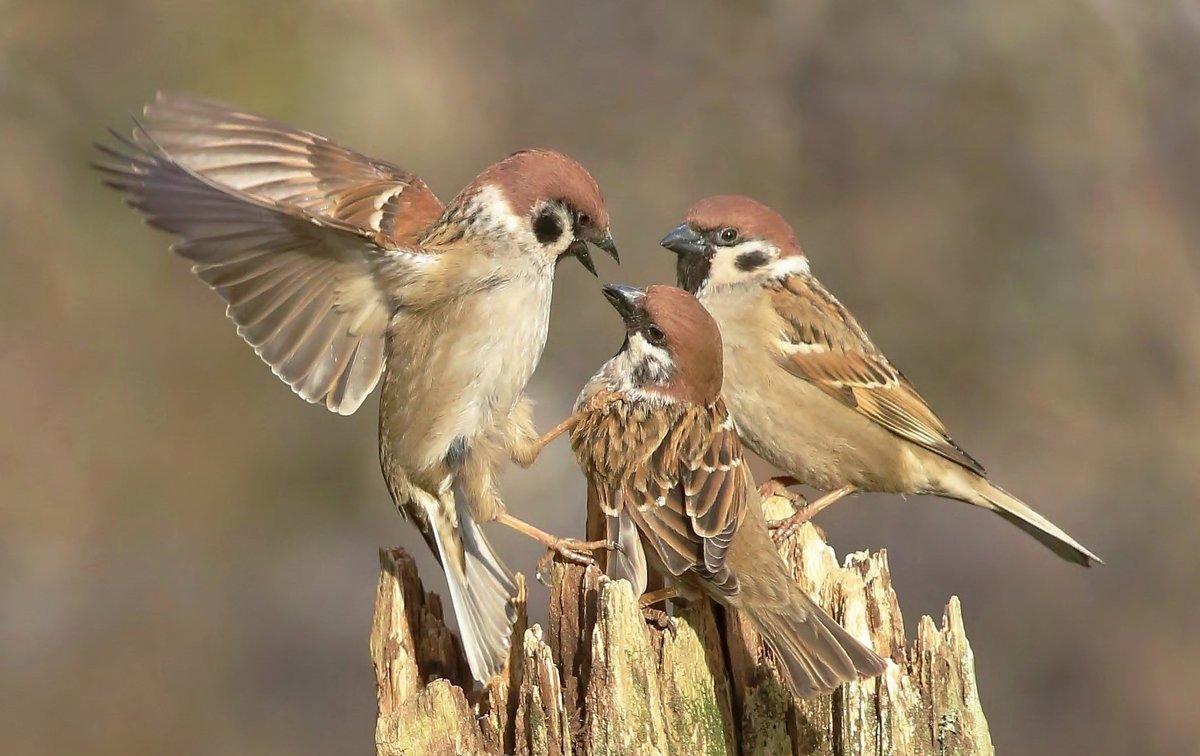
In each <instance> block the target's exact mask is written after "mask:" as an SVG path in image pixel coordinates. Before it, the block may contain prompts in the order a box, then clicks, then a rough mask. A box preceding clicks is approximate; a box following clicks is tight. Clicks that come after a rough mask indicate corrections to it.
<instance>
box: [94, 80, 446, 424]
mask: <svg viewBox="0 0 1200 756" xmlns="http://www.w3.org/2000/svg"><path fill="white" fill-rule="evenodd" d="M146 115H147V122H146V125H145V126H144V127H139V128H138V129H136V130H135V131H134V134H133V137H132V139H124V138H122V137H119V136H116V135H115V134H114V136H115V137H116V139H117V140H118V145H117V146H116V147H105V146H101V147H99V149H100V151H101V153H102V154H103V155H104V160H103V162H102V163H100V164H98V165H97V166H96V167H97V168H98V169H99V170H100V171H101V172H103V173H104V174H105V183H106V184H108V185H109V186H112V187H113V188H115V189H117V190H119V191H121V192H122V193H123V194H125V196H126V198H127V201H128V202H129V204H130V205H132V206H133V207H135V208H136V209H138V210H139V211H140V212H141V213H142V214H143V215H145V216H146V219H147V221H148V222H149V223H150V224H151V225H154V226H156V227H158V228H161V229H163V230H165V231H168V232H170V233H172V234H175V235H176V236H178V237H180V241H179V242H177V243H176V244H174V245H173V246H172V249H173V250H174V251H175V252H176V253H178V254H179V255H181V256H182V257H185V258H187V259H188V260H191V261H192V263H193V267H192V270H193V272H195V273H196V275H198V276H199V277H200V278H201V279H203V280H204V281H205V283H207V284H208V285H209V286H210V287H212V288H213V290H215V291H216V292H217V293H218V294H219V295H220V296H221V298H222V299H224V300H225V302H226V303H227V305H228V307H227V309H226V312H227V314H228V315H229V317H230V318H231V319H232V320H233V321H234V322H235V323H236V324H237V326H238V333H239V335H241V336H242V338H244V339H245V340H246V341H247V342H248V343H249V344H250V345H251V346H252V347H254V350H255V352H257V353H258V355H259V356H260V357H262V359H263V360H264V361H265V362H266V363H267V364H269V365H270V366H271V368H272V370H273V371H274V372H275V374H276V375H278V376H279V377H280V378H281V379H282V380H284V381H285V382H286V383H287V384H288V385H289V386H291V387H292V390H293V391H295V392H296V393H297V394H299V395H300V396H301V397H303V398H304V399H305V400H307V401H309V402H314V403H316V402H322V403H324V404H325V406H326V407H328V408H329V409H330V410H333V411H335V412H338V413H341V414H351V413H353V412H354V411H355V410H357V409H358V407H359V406H360V405H361V404H362V402H363V400H364V399H365V398H366V396H367V395H368V394H369V393H370V392H371V390H372V389H373V388H374V387H375V384H376V383H377V382H378V380H379V376H380V374H381V372H382V369H383V355H384V335H385V330H386V328H387V325H388V320H389V317H390V315H391V311H392V305H391V303H390V302H389V299H388V297H387V295H386V293H385V292H384V291H383V290H382V289H381V288H380V286H379V283H378V281H377V277H376V276H374V275H373V274H372V270H373V268H374V267H375V266H376V265H377V264H378V263H379V262H380V261H381V260H382V261H390V262H395V261H397V260H400V259H401V258H411V259H412V261H413V262H414V265H413V266H411V267H419V265H420V260H421V258H423V257H428V255H427V254H426V253H424V252H423V251H422V250H420V249H418V248H415V247H413V246H409V245H411V243H412V242H413V240H414V239H415V236H416V235H417V234H418V233H419V231H420V230H422V229H424V228H425V227H427V226H429V225H430V224H432V223H433V222H434V221H435V220H436V219H437V217H438V215H439V214H440V212H441V203H440V202H439V201H438V200H437V198H436V197H434V196H433V194H432V193H431V192H430V191H429V190H428V189H427V188H426V187H425V185H424V184H423V183H422V182H421V181H420V180H419V179H417V178H416V177H414V176H412V175H411V174H408V173H406V172H404V171H401V170H400V169H398V168H395V167H393V166H389V165H387V164H386V163H381V162H379V161H373V160H370V159H368V158H365V157H363V156H361V155H358V154H357V153H354V152H351V151H349V150H345V149H343V148H341V147H338V146H337V145H335V144H333V143H332V142H329V141H328V140H326V139H323V138H322V137H319V136H317V135H315V134H310V133H308V132H304V131H298V130H295V129H291V128H289V127H287V126H283V125H281V124H277V123H274V122H271V121H267V120H266V119H263V118H259V117H257V116H253V115H250V114H246V113H239V112H236V111H233V110H230V109H228V108H226V107H225V106H222V105H219V104H217V103H213V102H210V101H207V100H199V99H194V98H188V97H167V96H163V95H160V96H159V98H158V100H157V101H156V102H155V103H154V104H152V105H150V106H148V107H147V109H146Z"/></svg>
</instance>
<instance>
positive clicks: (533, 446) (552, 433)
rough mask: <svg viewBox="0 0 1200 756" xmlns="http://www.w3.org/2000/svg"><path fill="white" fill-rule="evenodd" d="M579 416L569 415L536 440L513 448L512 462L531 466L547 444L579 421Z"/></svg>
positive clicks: (572, 427)
mask: <svg viewBox="0 0 1200 756" xmlns="http://www.w3.org/2000/svg"><path fill="white" fill-rule="evenodd" d="M579 417H580V416H579V415H571V416H570V417H568V418H567V419H566V420H563V421H562V422H561V423H559V424H558V425H556V426H554V427H553V428H551V429H550V430H549V431H547V432H546V433H543V434H542V435H541V436H540V437H539V438H537V439H536V440H534V441H532V442H530V443H527V444H524V445H522V446H520V447H518V448H516V449H514V450H513V452H512V459H513V462H516V463H517V464H518V465H520V466H521V467H531V466H532V465H533V463H534V461H536V460H537V458H538V455H539V454H541V453H542V449H544V448H546V445H547V444H549V443H550V442H551V441H553V440H554V439H556V438H558V437H559V436H561V435H562V434H564V433H568V432H570V431H571V430H572V429H574V427H575V426H576V425H577V424H578V423H579Z"/></svg>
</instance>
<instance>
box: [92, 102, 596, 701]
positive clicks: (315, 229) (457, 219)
mask: <svg viewBox="0 0 1200 756" xmlns="http://www.w3.org/2000/svg"><path fill="white" fill-rule="evenodd" d="M113 136H114V137H115V138H116V139H117V140H118V142H119V145H118V146H117V147H115V148H114V147H104V146H101V147H99V149H100V150H101V151H102V152H103V153H104V155H105V156H106V160H105V161H104V162H103V164H101V165H98V166H97V167H98V168H99V169H100V170H101V171H103V172H104V174H105V177H106V183H107V184H108V185H109V186H112V187H114V188H116V189H117V190H119V191H121V192H122V193H124V194H125V195H126V198H127V201H128V202H129V204H130V205H132V206H133V207H135V208H136V209H138V210H139V211H141V213H142V214H143V215H144V216H145V217H146V219H147V221H148V222H149V223H150V224H151V225H153V226H156V227H158V228H160V229H163V230H165V231H167V232H169V233H172V234H174V235H176V236H178V237H179V238H180V240H179V241H178V242H176V243H175V244H174V246H173V247H172V249H173V250H174V251H175V252H176V253H178V254H179V255H181V256H182V257H184V258H186V259H188V260H190V261H191V262H192V263H193V267H192V270H193V272H195V273H196V275H198V276H199V277H200V278H201V279H202V280H203V281H204V282H205V283H207V284H208V285H209V286H210V287H212V288H213V290H215V291H216V292H217V293H218V294H219V295H220V296H221V298H222V299H224V300H225V302H226V303H227V305H228V307H227V309H226V313H227V314H228V315H229V317H230V318H232V319H233V321H234V322H235V323H236V324H237V330H238V334H239V335H241V336H242V338H244V339H245V340H246V341H247V342H248V343H249V344H250V345H251V346H252V347H254V350H255V351H256V352H257V353H258V355H259V356H260V357H262V359H263V360H264V361H265V362H266V363H267V364H268V365H270V366H271V369H272V370H273V371H274V372H275V374H276V375H278V376H279V377H280V378H281V379H283V380H284V381H285V382H286V383H287V384H288V385H289V386H291V387H292V390H293V391H295V392H296V393H297V394H299V395H300V396H301V397H302V398H304V399H305V400H306V401H309V402H314V403H322V404H324V405H325V406H326V407H327V408H329V409H330V410H332V411H334V412H337V413H340V414H343V415H348V414H351V413H353V412H354V411H355V410H357V409H358V407H359V406H360V405H361V404H362V402H363V400H364V399H365V398H366V396H367V395H368V394H369V393H370V392H371V391H372V389H373V388H374V387H375V385H376V384H377V383H378V382H379V381H380V377H381V376H382V380H383V390H382V397H381V399H380V406H379V458H380V463H381V466H382V468H383V475H384V478H385V479H386V481H387V486H388V490H389V491H390V492H391V495H392V498H393V499H394V500H395V503H396V505H397V507H399V509H400V511H401V513H403V514H404V515H406V516H407V517H409V518H411V519H412V520H413V521H414V522H415V523H416V525H417V526H418V527H419V528H420V531H421V533H422V534H423V535H424V537H425V540H426V542H427V543H428V544H429V546H430V548H432V549H433V550H434V553H435V554H436V555H437V557H438V559H439V561H440V562H441V565H442V567H443V569H444V570H445V572H446V578H447V581H448V583H449V586H450V595H451V599H452V601H453V604H454V608H455V612H456V613H457V615H458V619H459V626H460V628H461V631H462V636H463V645H464V647H465V650H466V655H467V659H468V661H469V662H470V666H471V670H472V672H473V674H474V675H475V677H476V678H477V679H478V680H480V681H484V680H486V679H487V678H489V677H490V676H491V675H492V674H494V673H495V672H496V671H498V670H499V669H500V668H501V667H502V666H503V664H504V660H505V657H506V652H507V648H508V644H509V632H510V627H511V625H512V621H513V619H514V616H515V609H514V607H513V606H512V604H511V601H510V599H511V597H512V596H513V594H514V592H515V584H514V582H513V576H512V573H511V572H510V571H509V570H508V568H507V567H505V566H504V564H503V563H502V562H501V561H500V558H499V557H498V556H497V555H496V553H495V552H494V551H493V550H492V547H491V546H490V545H489V544H488V541H487V538H486V537H485V536H484V533H483V531H482V530H481V528H480V527H479V523H481V522H487V521H491V520H497V521H500V522H503V523H504V524H506V525H509V526H511V527H514V528H517V529H518V530H521V531H522V532H525V533H526V534H528V535H531V536H533V537H535V538H538V539H539V540H541V541H542V542H544V543H546V544H547V545H548V546H551V547H554V548H560V549H563V548H567V547H573V546H575V544H574V543H573V542H566V541H564V540H562V539H555V538H554V537H552V536H549V535H548V534H546V533H543V532H542V531H540V530H538V529H537V528H534V527H533V526H531V525H528V524H526V523H523V522H521V521H520V520H517V519H516V518H514V517H512V516H511V515H509V514H507V513H506V512H505V509H504V505H503V503H502V502H501V500H500V498H499V496H498V494H497V492H496V487H495V475H496V472H497V469H498V468H499V466H500V465H501V464H503V462H504V460H505V459H506V458H511V459H513V460H514V461H517V462H519V463H521V464H524V465H528V464H530V463H531V462H532V461H533V458H534V457H535V456H536V455H537V451H538V450H539V449H540V440H539V437H538V436H537V434H536V432H535V431H534V427H533V421H532V414H531V403H530V401H529V400H528V399H527V398H526V396H525V395H524V393H523V391H524V388H525V385H526V383H527V382H528V381H529V378H530V376H531V374H532V373H533V371H534V368H535V367H536V365H537V363H538V360H539V359H540V358H541V355H542V350H543V348H544V347H545V344H546V332H547V328H548V325H549V317H550V297H551V290H552V287H553V281H554V272H555V266H556V264H557V263H558V261H559V260H561V259H562V258H564V257H567V256H574V257H576V258H577V259H579V260H580V262H582V263H583V264H584V266H585V267H586V268H587V269H588V270H590V271H591V272H592V273H593V274H594V273H595V268H594V266H593V264H592V261H591V258H590V255H589V252H588V244H589V243H591V244H594V245H596V246H597V247H599V248H601V249H603V250H605V251H606V252H608V253H609V254H610V255H612V257H613V258H614V259H616V257H617V250H616V247H615V246H614V245H613V241H612V237H611V235H610V234H609V232H608V211H607V210H606V209H605V205H604V201H603V199H602V198H601V196H600V190H599V188H598V187H597V186H596V182H595V180H594V179H593V178H592V177H591V175H589V174H588V172H587V171H586V170H584V169H583V168H582V167H581V166H580V165H579V164H578V163H576V162H575V161H574V160H572V159H571V158H569V157H567V156H566V155H563V154H561V153H558V152H553V151H550V150H541V149H535V150H525V151H522V152H517V153H514V154H513V155H510V156H509V157H507V158H505V159H504V160H501V161H500V162H498V163H496V164H495V165H493V166H491V167H489V168H487V169H486V170H485V171H483V173H481V174H479V176H477V177H476V178H475V179H474V180H473V181H472V182H471V183H470V184H468V185H467V187H466V188H465V189H463V190H462V191H461V192H460V193H459V194H458V196H457V197H455V198H454V199H453V200H452V201H451V202H450V204H449V205H447V206H445V207H443V205H442V203H441V202H440V201H439V200H438V198H437V197H436V196H434V194H433V192H431V191H430V190H429V188H428V187H427V186H426V185H425V183H424V182H423V181H421V179H419V178H417V177H416V176H414V175H413V174H411V173H409V172H407V171H405V170H403V169H401V168H398V167H396V166H394V165H391V164H389V163H386V162H383V161H381V160H374V159H371V158H368V157H365V156H363V155H360V154H358V153H356V152H352V151H350V150H348V149H345V148H343V147H340V146H338V145H337V144H335V143H333V142H331V141H329V140H328V139H325V138H324V137H321V136H318V135H316V134H313V133H310V132H307V131H301V130H299V129H295V128H292V127H290V126H287V125H284V124H282V123H278V122H275V121H271V120H267V119H265V118H262V117H259V116H256V115H252V114H250V113H244V112H241V111H238V110H234V109H231V108H229V107H227V106H225V105H223V104H220V103H216V102H212V101H209V100H203V99H199V98H194V97H189V96H178V95H163V94H160V95H159V96H158V98H157V99H156V101H155V102H154V103H152V104H150V105H148V106H147V107H146V109H145V119H144V122H143V123H141V124H138V125H137V126H136V128H135V129H134V131H133V135H132V137H131V138H129V139H126V138H122V137H120V136H118V135H117V134H115V133H114V134H113Z"/></svg>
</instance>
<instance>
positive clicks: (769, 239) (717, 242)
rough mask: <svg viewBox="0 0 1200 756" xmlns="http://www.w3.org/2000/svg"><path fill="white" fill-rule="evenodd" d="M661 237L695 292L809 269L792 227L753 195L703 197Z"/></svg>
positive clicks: (681, 281) (684, 282)
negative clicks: (676, 256) (679, 221)
mask: <svg viewBox="0 0 1200 756" xmlns="http://www.w3.org/2000/svg"><path fill="white" fill-rule="evenodd" d="M659 243H660V244H662V245H663V246H664V247H666V248H667V249H669V250H671V251H672V252H674V253H676V254H677V255H678V256H679V259H678V261H677V264H676V272H677V275H678V278H679V285H680V286H682V287H683V288H685V289H687V290H688V291H690V292H692V293H693V294H699V293H700V292H701V291H702V290H704V289H705V288H707V287H709V286H713V287H725V286H737V285H739V284H748V283H758V282H761V281H763V280H765V279H768V278H774V277H778V276H781V275H790V274H792V273H807V272H808V258H806V257H805V256H804V250H802V249H801V248H800V243H799V242H797V241H796V235H795V234H794V233H793V232H792V227H791V226H790V225H788V222H787V221H785V220H784V219H783V216H781V215H780V214H779V213H777V212H775V211H774V210H772V209H771V208H769V207H767V206H766V205H764V204H762V203H760V202H756V201H754V200H752V199H750V198H749V197H740V196H737V195H733V194H724V195H720V196H716V197H709V198H707V199H702V200H700V201H699V202H697V203H696V204H695V205H693V206H692V208H691V209H690V210H688V212H687V217H686V218H685V219H684V222H683V223H681V224H680V225H679V226H677V227H676V228H674V229H673V230H672V231H671V233H669V234H667V235H666V236H664V237H663V240H662V241H661V242H659Z"/></svg>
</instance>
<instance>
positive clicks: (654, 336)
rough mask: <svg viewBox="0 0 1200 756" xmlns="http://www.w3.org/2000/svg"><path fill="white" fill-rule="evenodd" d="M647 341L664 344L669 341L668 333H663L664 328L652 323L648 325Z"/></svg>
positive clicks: (658, 344)
mask: <svg viewBox="0 0 1200 756" xmlns="http://www.w3.org/2000/svg"><path fill="white" fill-rule="evenodd" d="M646 341H649V342H650V343H651V344H653V345H654V346H662V345H663V344H665V343H666V342H667V334H665V333H663V329H661V328H659V327H658V326H656V325H653V324H651V325H649V326H646Z"/></svg>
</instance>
